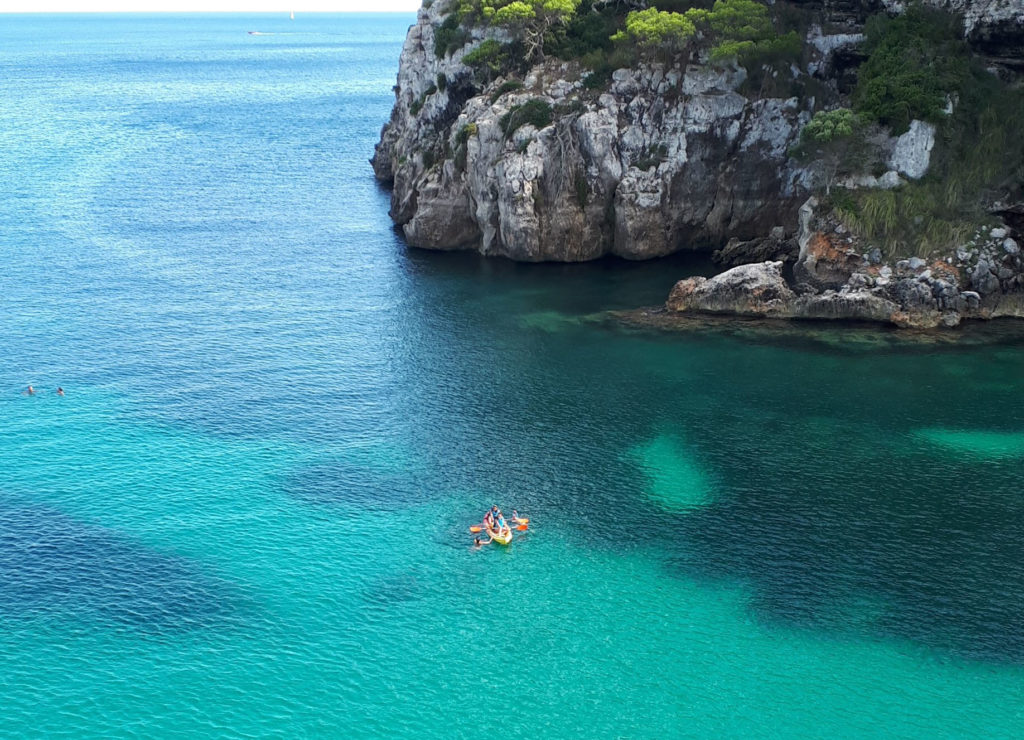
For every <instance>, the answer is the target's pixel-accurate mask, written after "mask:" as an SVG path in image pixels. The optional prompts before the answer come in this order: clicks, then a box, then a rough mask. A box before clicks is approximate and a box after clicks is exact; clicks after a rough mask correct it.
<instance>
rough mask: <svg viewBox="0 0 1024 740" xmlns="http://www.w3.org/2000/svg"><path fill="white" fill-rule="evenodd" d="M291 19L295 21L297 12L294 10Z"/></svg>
mask: <svg viewBox="0 0 1024 740" xmlns="http://www.w3.org/2000/svg"><path fill="white" fill-rule="evenodd" d="M291 18H292V20H295V11H294V10H293V11H292V13H291Z"/></svg>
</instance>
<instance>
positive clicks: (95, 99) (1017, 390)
mask: <svg viewBox="0 0 1024 740" xmlns="http://www.w3.org/2000/svg"><path fill="white" fill-rule="evenodd" d="M411 21H412V17H411V16H410V15H397V16H386V15H381V16H344V15H335V16H310V15H303V14H301V13H300V14H298V17H296V19H295V21H293V22H292V21H289V20H288V19H287V16H285V15H276V16H269V15H268V16H236V15H213V16H205V17H204V16H110V15H106V16H104V15H91V16H62V17H45V16H3V15H0V79H2V80H3V87H2V93H0V309H2V313H0V316H2V324H0V736H2V737H34V736H62V737H74V738H83V737H140V738H162V737H181V738H185V737H189V738H191V737H205V736H245V737H262V736H277V737H289V738H291V737H382V736H386V737H413V736H415V737H417V738H427V739H429V738H452V737H466V738H481V737H509V738H538V737H544V738H547V737H552V738H563V737H564V738H576V737H581V736H595V737H608V738H612V737H628V738H666V737H688V736H694V737H696V736H703V737H722V736H731V737H744V738H746V737H783V736H788V737H794V736H801V737H850V736H888V737H908V738H909V737H915V738H916V737H928V738H937V737H981V736H985V737H1019V736H1021V735H1022V734H1024V514H1022V512H1024V401H1022V398H1024V382H1022V375H1021V373H1022V369H1024V342H1022V341H1021V339H1020V337H1021V336H1022V334H1021V333H1020V332H1017V331H1012V330H1011V331H1008V332H1006V333H1005V336H1004V337H1003V338H1002V339H1001V340H1000V341H998V342H994V341H988V342H984V343H975V344H971V345H965V344H933V343H928V342H919V341H916V342H913V343H909V344H904V343H901V342H894V341H893V337H892V334H891V333H885V332H881V333H879V332H872V333H864V332H855V331H851V330H849V329H843V330H836V331H833V330H824V331H819V332H818V333H817V334H816V335H815V336H814V337H810V336H808V337H803V336H801V335H799V334H793V333H786V334H778V333H775V334H773V333H767V334H757V333H753V334H749V335H748V333H746V332H744V333H743V334H736V333H730V334H725V333H721V332H718V333H716V332H708V331H691V332H684V333H666V334H658V333H653V332H647V331H638V330H629V329H626V328H623V327H621V326H618V325H616V323H615V322H613V321H609V320H606V319H602V318H601V317H600V316H597V314H599V312H601V311H602V310H605V309H621V308H628V307H632V306H638V305H650V304H655V303H658V302H660V301H661V300H663V299H664V296H665V295H666V294H667V292H668V290H669V288H670V287H671V284H672V282H673V280H674V279H676V278H678V277H681V276H683V275H686V274H690V273H692V272H695V271H700V270H703V269H704V265H703V263H701V262H698V261H695V260H692V259H690V260H687V259H682V258H680V259H675V260H671V261H663V262H660V263H657V264H631V263H622V262H602V263H598V264H590V265H569V266H566V265H562V266H557V265H532V266H528V265H516V264H512V263H510V262H505V261H500V260H494V261H488V260H484V259H482V258H478V257H476V256H470V255H456V254H435V253H427V252H419V251H415V250H409V249H408V248H406V247H405V246H404V245H403V243H402V242H401V239H400V238H399V236H397V235H396V232H395V231H393V229H392V226H391V223H390V221H389V219H388V216H387V209H388V195H387V192H386V191H385V190H383V189H382V188H380V187H379V186H378V185H377V184H376V183H375V182H374V180H373V177H372V173H371V171H370V168H369V165H368V164H367V159H368V158H369V157H370V155H371V154H372V151H373V144H374V142H375V141H376V138H377V136H378V133H379V130H380V126H381V124H382V123H383V122H384V121H386V120H387V118H388V115H389V113H390V107H391V102H392V99H393V96H392V91H391V86H392V85H393V84H394V82H395V73H396V69H397V62H398V54H399V50H400V48H401V43H402V40H403V38H404V35H405V30H406V28H407V26H408V25H409V24H410V23H411ZM248 31H260V32H263V34H264V35H253V34H249V33H247V32H248ZM1015 337H1016V338H1015ZM30 383H31V384H32V385H34V386H35V387H36V388H37V389H38V391H39V393H38V395H36V396H35V397H29V396H26V395H23V394H22V393H21V391H22V390H23V389H24V388H25V386H27V385H28V384H30ZM58 386H62V387H63V388H64V390H65V391H66V395H65V396H64V397H63V398H61V397H58V396H57V395H56V393H55V390H56V388H57V387H58ZM491 503H497V504H499V505H500V506H502V507H504V508H505V510H506V512H508V511H510V510H511V508H512V507H516V508H518V509H519V511H520V512H522V513H523V514H524V515H525V516H528V517H529V518H530V520H531V523H530V528H529V531H528V532H525V533H518V532H517V533H516V534H517V536H516V539H515V540H514V541H513V542H512V544H511V546H510V547H508V548H500V547H497V546H491V547H486V548H482V549H479V550H477V549H474V548H473V547H472V540H471V536H470V534H469V531H468V527H469V525H471V524H474V523H476V522H478V521H479V519H480V516H481V514H482V513H483V511H484V508H485V507H486V506H488V505H490V504H491Z"/></svg>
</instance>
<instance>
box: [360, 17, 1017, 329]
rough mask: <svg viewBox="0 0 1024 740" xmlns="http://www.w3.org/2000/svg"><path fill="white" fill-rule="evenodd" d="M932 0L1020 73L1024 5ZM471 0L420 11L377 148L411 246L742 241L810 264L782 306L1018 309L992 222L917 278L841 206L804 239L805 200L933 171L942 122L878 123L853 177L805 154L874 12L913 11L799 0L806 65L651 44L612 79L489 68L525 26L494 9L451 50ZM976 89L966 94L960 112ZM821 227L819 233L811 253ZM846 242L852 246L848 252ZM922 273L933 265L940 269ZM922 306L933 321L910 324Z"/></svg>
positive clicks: (555, 249)
mask: <svg viewBox="0 0 1024 740" xmlns="http://www.w3.org/2000/svg"><path fill="white" fill-rule="evenodd" d="M929 2H930V4H931V5H935V6H940V7H943V8H947V9H951V10H953V11H956V12H958V13H959V14H960V15H959V16H958V18H959V21H958V22H959V23H960V24H961V33H962V35H963V37H964V38H966V39H968V40H969V41H970V43H971V44H972V45H973V46H972V48H973V49H974V51H975V52H976V53H977V54H980V55H983V57H984V58H985V59H986V60H987V62H986V63H987V64H989V68H990V70H991V71H992V73H993V74H995V75H998V76H1002V77H1004V78H1006V77H1009V78H1012V79H1016V78H1015V77H1014V75H1017V74H1018V72H1019V68H1020V67H1021V60H1022V59H1024V54H1022V50H1024V45H1022V42H1024V0H929ZM598 3H600V0H598ZM598 3H595V9H596V8H597V7H598ZM643 5H645V3H643V2H642V1H640V0H638V2H636V3H633V7H639V6H643ZM458 7H459V6H458V5H457V3H456V2H455V0H434V2H433V3H431V4H425V6H424V7H423V8H421V9H420V11H419V14H418V17H417V22H416V24H415V25H414V26H412V27H411V28H410V30H409V33H408V36H407V38H406V41H405V45H404V47H403V50H402V55H401V59H400V67H399V75H398V83H397V85H396V86H395V95H396V102H395V106H394V109H393V111H392V114H391V120H390V121H389V122H388V123H387V124H386V125H385V126H384V128H383V130H382V133H381V139H380V142H379V144H378V145H377V148H376V151H375V153H374V157H373V159H372V160H371V162H372V165H373V168H374V172H375V174H376V176H377V177H378V179H380V180H382V181H384V182H387V183H389V184H390V185H391V187H392V198H391V216H392V218H393V219H394V221H395V222H396V223H397V224H398V225H400V226H401V228H402V230H403V232H404V234H405V237H406V240H407V242H408V243H409V244H410V245H412V246H416V247H424V248H431V249H474V250H478V251H480V252H481V253H483V254H485V255H500V256H505V257H509V258H512V259H516V260H523V261H584V260H592V259H596V258H599V257H602V256H605V255H616V256H620V257H625V258H628V259H647V258H652V257H658V256H663V255H667V254H670V253H672V252H675V251H679V250H702V249H707V250H711V249H716V248H718V247H722V246H723V245H725V244H726V242H729V244H728V245H727V248H726V249H724V250H723V251H722V252H721V259H722V261H723V262H724V263H726V264H740V265H742V264H743V263H744V262H752V261H755V262H756V261H763V260H766V259H767V260H769V261H771V260H779V259H786V260H794V261H795V262H796V272H795V275H796V282H795V283H794V284H793V285H791V286H787V290H789V291H790V292H789V293H788V294H786V293H785V291H781V290H780V291H779V293H778V295H777V296H776V297H775V298H773V299H772V300H773V301H774V302H772V303H771V306H772V309H771V311H770V312H769V313H771V314H772V315H779V316H803V317H818V316H820V317H840V318H843V317H853V318H869V319H872V320H883V321H893V322H894V323H897V324H901V325H936V324H940V323H946V324H949V323H955V322H956V321H958V320H959V317H960V316H991V315H1002V314H1013V313H1014V312H1017V311H1019V308H1014V307H1015V306H1017V307H1019V306H1020V305H1021V302H1020V301H1018V300H1017V299H1016V298H1010V299H1006V300H1003V299H1002V298H997V297H995V296H997V295H998V296H1002V295H1003V294H1004V293H1010V294H1016V293H1017V292H1018V291H1021V290H1024V280H1022V279H1019V278H1018V274H1019V270H1018V269H1017V268H1018V267H1019V265H1018V264H1017V262H1013V260H1014V259H1016V258H1017V255H1016V253H1013V252H1012V251H999V250H1002V249H1003V247H1002V243H1001V242H1000V245H998V250H996V251H995V252H993V253H992V254H989V252H991V251H992V250H995V246H994V244H995V243H994V242H993V244H991V245H990V244H988V243H987V242H985V243H984V244H982V242H983V241H984V239H982V237H983V236H984V234H987V233H988V231H989V230H991V229H989V227H988V226H986V228H985V230H981V229H979V230H978V231H977V232H976V233H975V234H974V237H973V238H974V245H975V246H974V247H972V246H971V244H968V243H967V241H966V237H965V239H964V243H963V245H961V246H963V247H964V250H962V251H963V253H964V254H968V255H971V254H972V252H971V249H974V252H973V256H972V257H970V258H969V259H966V260H965V259H959V258H958V257H956V256H955V255H953V254H952V253H949V254H945V255H936V254H931V255H925V256H926V257H927V260H926V262H928V264H930V263H931V262H935V261H939V262H942V264H944V265H947V266H949V267H950V269H951V273H950V274H948V275H947V274H946V273H945V272H943V271H942V270H938V269H936V270H931V271H929V270H930V268H928V269H923V270H920V269H914V270H911V273H913V274H910V273H907V268H906V260H904V266H903V268H898V267H897V266H896V265H895V262H897V261H899V260H898V259H896V258H897V257H899V256H900V255H897V254H894V253H893V250H892V249H890V250H887V251H888V252H889V254H887V255H886V256H885V257H884V258H883V257H882V256H881V253H880V252H879V250H878V249H876V248H875V246H874V245H873V244H872V243H871V241H870V240H869V239H864V238H856V235H854V234H846V230H845V229H844V226H843V222H842V219H836V218H834V217H833V216H832V215H831V213H830V210H829V209H830V208H831V205H830V206H829V208H825V209H819V211H818V212H816V213H814V214H813V216H812V217H811V218H810V220H808V218H807V217H805V219H804V222H803V224H802V228H803V231H802V232H800V224H799V223H798V211H799V209H800V207H801V205H802V204H805V203H806V202H807V201H808V198H809V197H810V196H812V195H815V194H817V195H821V194H822V193H824V192H827V191H829V190H831V189H832V188H833V187H836V188H841V189H843V190H844V191H848V192H853V191H861V192H863V191H885V190H891V189H893V188H895V189H897V190H899V189H900V188H902V187H903V186H904V185H905V184H906V183H908V182H910V183H913V182H916V181H920V180H922V178H926V176H927V175H928V174H929V172H930V168H931V166H932V162H933V159H934V151H935V150H936V147H937V146H938V144H937V142H939V141H940V140H941V139H942V136H943V132H942V131H940V130H939V129H938V128H937V126H936V124H935V123H932V122H926V121H924V120H913V121H911V122H910V124H909V126H906V127H905V128H906V130H905V131H899V130H898V129H896V127H893V129H890V128H888V127H886V126H875V128H873V129H872V131H871V135H870V147H871V160H870V162H868V161H867V160H865V162H864V163H863V166H862V168H861V169H860V170H857V168H856V167H854V168H853V169H850V168H847V169H846V170H844V171H842V172H839V171H838V170H837V169H836V168H835V167H831V168H830V166H829V163H828V162H827V161H825V160H823V159H821V158H818V159H815V158H813V157H811V158H807V157H802V158H800V157H795V156H794V152H795V151H796V150H797V145H798V144H799V143H800V142H801V131H802V129H804V127H805V126H806V125H807V123H808V121H810V120H811V118H812V116H813V115H814V114H815V113H816V112H820V111H822V110H831V109H834V108H837V107H839V106H842V105H847V104H848V102H847V101H848V100H849V98H850V94H851V91H852V89H853V86H854V85H855V84H856V81H857V76H856V70H857V68H858V66H859V65H860V64H861V63H862V62H863V61H864V59H865V56H864V53H863V51H862V48H861V45H862V42H863V41H864V35H863V31H864V22H865V20H866V19H867V18H868V16H870V15H872V14H877V13H880V12H884V11H885V10H886V9H888V10H889V11H890V12H898V11H900V10H901V9H902V8H903V7H904V6H903V4H901V3H899V2H896V1H895V0H867V1H866V2H854V1H853V0H823V1H822V2H813V3H811V2H807V3H804V2H793V3H790V4H789V5H788V7H790V8H791V9H792V13H796V14H798V15H799V22H798V24H797V25H799V27H800V28H801V29H802V36H801V43H802V52H801V54H800V56H799V61H794V62H791V63H790V62H787V64H786V65H781V66H780V65H779V64H775V65H774V66H769V65H765V66H763V67H759V68H755V67H751V69H750V71H748V69H747V68H746V67H745V66H743V65H741V64H740V63H738V62H737V61H736V60H735V59H734V60H732V61H729V62H723V61H721V60H717V61H714V62H713V61H712V58H711V56H710V55H709V54H708V50H707V48H695V49H694V50H693V51H692V52H691V53H689V54H687V55H679V54H676V55H675V56H674V57H666V56H664V55H660V56H657V55H656V56H653V57H652V56H650V55H648V56H646V57H641V58H639V59H637V60H636V61H635V63H634V64H632V65H630V66H627V67H623V68H620V69H615V70H614V71H611V73H610V74H609V75H608V79H607V80H606V81H605V82H603V83H602V84H599V85H594V84H591V83H593V80H594V78H593V77H592V75H593V74H594V72H593V71H592V70H591V69H590V68H588V67H587V66H585V65H584V64H583V63H582V61H581V60H579V59H571V60H569V61H566V60H562V59H558V58H556V57H554V56H550V55H549V56H548V57H547V59H546V60H543V59H540V58H539V57H538V58H537V59H534V62H535V63H533V64H523V65H521V67H520V69H519V70H518V71H517V72H516V73H514V74H512V73H509V72H508V71H507V70H503V71H502V72H501V73H500V74H496V75H492V76H487V75H481V74H480V67H479V66H478V65H475V64H468V63H467V55H471V54H472V53H473V52H474V50H476V49H479V48H481V45H483V44H486V43H487V42H488V40H489V39H493V40H495V41H498V42H501V43H502V44H507V42H510V41H512V42H514V41H515V37H514V34H513V33H512V32H511V31H508V30H504V29H502V28H500V27H498V26H495V25H490V24H487V23H483V22H480V21H479V20H478V21H477V22H469V23H464V24H463V25H462V27H461V28H460V30H459V33H461V34H462V36H461V37H460V40H459V43H457V44H452V45H450V46H449V47H446V48H442V47H444V44H441V45H440V46H439V44H438V39H437V35H438V34H439V33H443V32H445V28H448V30H450V29H451V26H450V23H449V21H450V19H451V18H452V17H453V15H454V14H456V10H457V8H458ZM595 12H596V11H595ZM509 48H512V47H509ZM787 65H788V66H787ZM747 66H748V67H749V66H750V65H747ZM1014 84H1016V83H1014ZM958 102H959V101H958V99H957V96H955V95H953V96H949V98H948V100H947V106H948V109H949V111H952V110H953V109H954V108H955V107H956V106H957V105H958ZM524 111H530V112H531V115H528V116H524V115H523V112H524ZM1020 190H1021V188H1020V187H1017V189H1016V191H1013V190H1012V189H1011V190H1007V191H1005V192H1001V193H999V196H1000V197H1001V198H1003V201H1002V202H998V203H997V202H995V201H994V200H993V202H992V203H991V207H990V209H989V210H990V212H991V213H992V214H998V213H1002V212H1001V211H999V209H1000V208H1002V209H1003V212H1005V214H1006V215H1005V216H1004V217H1003V220H1004V221H1005V222H1006V223H1005V224H999V223H996V224H992V225H990V226H991V228H995V229H996V231H994V232H993V233H1000V229H1002V230H1003V231H1004V232H1005V234H1006V236H1005V238H1006V239H1009V240H1010V241H1013V239H1012V237H1014V236H1016V234H1015V232H1014V231H1013V228H1014V223H1015V222H1014V219H1016V218H1018V216H1017V215H1015V214H1016V211H1015V210H1014V209H1018V210H1021V212H1024V206H1021V207H1020V208H1018V204H1017V203H1016V202H1015V201H1014V197H1016V198H1018V199H1019V197H1020ZM1007 197H1009V198H1010V200H1006V198H1007ZM812 231H814V232H815V233H817V234H819V237H817V238H815V239H812V240H811V241H812V242H813V243H812V244H811V246H810V247H809V246H808V239H809V238H810V237H809V236H808V234H809V233H810V232H812ZM983 232H984V233H983ZM986 238H987V237H986ZM993 238H994V237H993ZM844 239H846V241H843V240H844ZM837 240H838V241H839V242H842V245H841V248H840V249H839V252H842V256H841V257H837V255H838V252H836V249H833V248H832V247H831V246H829V245H833V246H834V243H835V242H836V241H837ZM798 241H799V244H798ZM1013 244H1016V242H1013ZM818 247H821V249H818ZM986 250H988V251H986ZM932 251H934V250H932ZM819 252H821V253H820V254H819ZM876 252H878V255H877V259H876V258H875V253H876ZM996 252H998V253H996ZM1007 259H1009V260H1010V262H1009V263H1007V261H1006V260H1007ZM972 260H973V261H972ZM1018 262H1019V260H1018ZM883 263H884V264H883ZM890 263H892V264H890ZM996 263H998V264H996ZM915 264H916V263H915ZM986 266H988V267H989V268H991V269H989V270H986V269H983V268H986ZM886 271H888V272H886ZM755 272H756V270H755ZM922 272H928V274H927V275H925V276H924V278H923V280H922V279H921V273H922ZM975 274H977V275H978V277H977V278H975ZM986 275H991V276H993V277H992V278H987V277H986ZM890 276H892V277H890ZM733 277H736V276H735V275H734V276H733ZM747 277H748V278H749V277H752V276H750V275H748V276H747ZM762 277H763V276H762ZM909 278H913V279H914V280H915V281H916V283H915V284H926V283H927V285H928V290H929V291H932V293H933V294H934V295H933V296H932V298H933V299H934V300H932V299H929V300H928V301H925V300H924V298H923V293H922V290H923V289H922V290H917V289H916V288H914V289H911V287H908V286H909V284H908V283H905V279H909ZM772 279H773V280H774V277H773V278H772ZM779 279H782V278H781V276H780V277H779ZM930 279H931V280H933V282H932V283H928V280H930ZM851 280H852V281H853V283H852V284H851V283H850V282H849V281H851ZM934 280H945V281H946V283H947V284H946V285H935V284H934ZM993 281H995V282H993ZM741 282H742V281H741ZM755 282H756V281H755ZM730 286H731V287H729V291H731V293H730V295H731V297H730V298H728V299H727V300H726V299H723V297H722V295H720V294H719V293H718V292H716V288H721V286H716V285H714V284H712V285H710V286H696V285H694V286H690V288H691V289H689V292H688V293H687V296H688V297H687V299H686V300H685V301H680V300H675V301H674V302H673V301H670V304H672V305H673V306H674V307H675V308H676V309H677V310H715V311H719V310H726V309H724V308H722V306H726V305H729V304H730V302H731V303H732V304H736V303H737V301H739V302H742V299H741V298H740V297H739V296H741V295H742V292H743V291H742V286H740V287H739V288H737V286H736V285H733V284H732V283H730ZM680 290H682V288H681V289H680ZM864 290H868V292H869V293H870V295H871V296H874V297H873V298H870V297H865V296H866V295H867V294H864V295H862V294H861V293H863V291H864ZM830 291H831V293H830ZM844 291H845V292H844ZM858 291H860V292H858ZM871 291H874V292H873V293H871ZM919 293H921V295H918V294H919ZM826 294H828V295H826ZM854 294H856V295H854ZM815 296H816V297H815ZM986 296H987V297H986ZM702 301H703V302H702ZM716 301H717V302H716ZM712 304H713V306H716V307H711V306H712ZM926 304H927V305H926ZM702 306H703V308H702ZM745 310H746V309H742V311H745ZM907 311H910V313H911V314H913V316H914V317H916V318H911V319H908V320H904V319H903V314H904V313H906V312H907ZM915 311H917V313H914V312H915ZM925 313H927V316H925ZM953 314H956V317H955V318H954V316H953Z"/></svg>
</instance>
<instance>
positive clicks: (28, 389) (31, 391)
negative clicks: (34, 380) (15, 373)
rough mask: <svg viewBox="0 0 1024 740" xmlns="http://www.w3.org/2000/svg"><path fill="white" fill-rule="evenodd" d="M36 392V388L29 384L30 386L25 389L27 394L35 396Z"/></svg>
mask: <svg viewBox="0 0 1024 740" xmlns="http://www.w3.org/2000/svg"><path fill="white" fill-rule="evenodd" d="M35 394H36V389H35V388H33V387H32V386H29V387H28V388H26V389H25V395H26V396H34V395H35Z"/></svg>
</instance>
